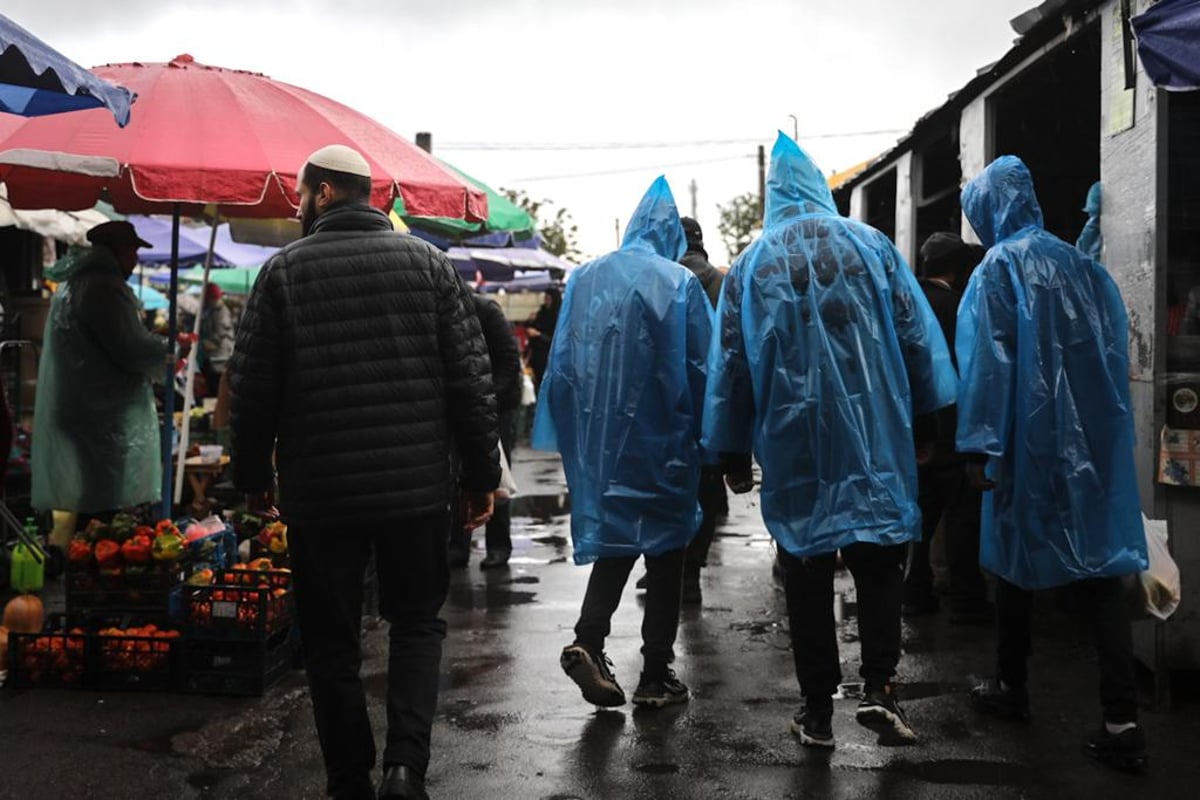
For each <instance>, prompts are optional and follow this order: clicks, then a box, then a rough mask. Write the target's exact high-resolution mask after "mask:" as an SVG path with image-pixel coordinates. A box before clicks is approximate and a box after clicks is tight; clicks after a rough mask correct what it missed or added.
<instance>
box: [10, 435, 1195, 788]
mask: <svg viewBox="0 0 1200 800" xmlns="http://www.w3.org/2000/svg"><path fill="white" fill-rule="evenodd" d="M516 473H517V480H518V483H519V485H520V486H521V488H522V490H523V492H524V496H523V498H522V499H521V500H520V501H519V505H518V506H517V508H516V509H515V510H516V512H517V518H516V519H515V520H514V545H515V552H514V554H513V559H512V562H511V564H510V567H509V569H507V570H499V571H492V572H481V571H480V570H479V568H478V561H479V558H480V557H481V556H482V551H481V550H477V551H476V552H475V553H474V554H473V559H472V564H471V566H470V567H469V568H468V569H466V570H462V571H459V572H456V573H455V575H454V578H453V581H452V586H451V591H450V597H449V600H448V602H447V604H446V608H445V612H444V616H445V618H446V619H447V621H448V623H449V626H450V634H449V637H448V639H447V641H446V646H445V652H444V658H443V664H442V671H443V682H442V695H441V700H440V710H439V714H438V719H437V724H436V726H435V729H434V755H433V762H432V764H431V766H430V771H429V775H428V781H429V783H428V788H429V791H430V794H431V796H432V797H434V798H435V800H436V799H437V798H531V799H532V800H570V799H571V798H587V799H588V800H591V799H592V798H709V797H713V798H802V797H803V798H808V797H811V798H868V797H880V798H989V799H991V798H997V799H999V798H1053V800H1065V799H1066V798H1089V799H1098V798H1109V797H1112V798H1154V799H1155V800H1168V799H1169V798H1194V797H1197V796H1198V794H1200V788H1198V787H1200V706H1197V705H1194V704H1193V705H1189V704H1187V703H1179V704H1177V706H1176V707H1175V708H1174V709H1172V710H1154V709H1150V708H1149V707H1148V706H1147V708H1145V709H1144V712H1143V717H1142V722H1143V724H1144V725H1145V728H1146V732H1147V737H1148V739H1149V742H1150V748H1151V749H1150V757H1151V765H1150V770H1149V772H1148V774H1146V775H1144V776H1129V775H1124V774H1120V773H1114V772H1112V771H1110V770H1108V769H1105V768H1103V767H1101V766H1099V765H1096V764H1094V763H1092V762H1090V761H1088V760H1087V759H1086V758H1085V757H1084V756H1083V755H1082V754H1081V752H1080V741H1081V738H1082V735H1083V734H1084V733H1085V732H1086V731H1087V730H1088V729H1090V728H1091V727H1092V726H1094V725H1096V724H1098V722H1099V710H1098V705H1097V700H1096V683H1097V672H1096V667H1095V663H1094V658H1093V656H1092V655H1091V652H1090V648H1089V646H1088V643H1087V640H1086V638H1085V636H1084V635H1083V632H1082V629H1081V627H1080V626H1079V625H1077V624H1075V621H1074V620H1073V619H1072V618H1071V617H1070V615H1068V614H1065V613H1062V612H1059V611H1057V610H1056V608H1055V605H1054V603H1053V602H1052V598H1049V599H1047V598H1043V601H1042V602H1040V604H1039V607H1038V608H1039V612H1038V622H1037V627H1036V634H1035V636H1036V638H1035V650H1036V651H1037V652H1036V655H1035V657H1034V661H1033V665H1032V683H1031V689H1032V691H1033V702H1034V714H1035V719H1034V722H1033V723H1032V724H1031V725H1029V726H1015V725H1011V724H1003V723H999V722H994V721H992V720H989V719H987V718H982V717H978V716H976V715H975V713H974V712H973V711H972V710H971V707H970V703H969V698H968V691H969V689H970V687H971V686H972V685H973V684H974V683H975V682H977V681H979V680H982V679H983V678H984V677H985V676H986V675H987V674H988V672H989V669H990V664H991V661H992V658H991V654H992V647H993V637H992V633H991V630H990V628H988V627H978V626H957V625H952V624H950V623H949V622H948V621H947V620H946V619H945V618H944V617H942V616H932V617H924V618H920V619H917V620H914V621H906V622H905V628H904V650H905V657H904V659H903V660H902V662H901V666H900V675H899V680H900V683H901V689H900V692H901V695H900V696H901V699H902V702H903V705H904V707H905V709H906V710H907V712H908V715H909V718H910V721H911V723H912V724H913V726H914V727H915V728H916V729H917V731H918V733H919V734H920V735H921V742H920V744H918V745H917V746H915V747H908V748H896V749H886V748H881V747H878V746H876V745H875V743H874V735H873V734H871V733H870V732H869V731H867V730H865V729H863V728H860V727H859V726H857V725H856V724H855V722H854V719H853V714H854V708H855V706H856V704H857V700H856V699H855V697H854V695H855V691H856V689H857V686H856V685H855V684H856V682H857V681H858V677H857V671H858V647H857V629H856V625H855V602H854V590H853V584H852V582H851V581H850V579H849V577H848V575H845V574H839V577H838V589H839V592H840V593H841V604H840V606H841V608H840V613H841V616H842V617H843V619H844V622H843V624H842V625H841V626H839V630H840V636H841V640H842V660H843V674H844V680H845V681H846V686H845V687H844V689H845V691H844V694H845V695H846V696H845V697H844V699H839V700H838V701H837V703H836V714H835V718H834V733H835V736H836V738H837V749H836V750H834V751H833V752H832V753H828V754H826V753H821V752H814V751H809V750H805V749H803V748H801V747H800V746H799V744H798V742H797V741H796V740H795V739H794V738H793V736H792V735H791V733H790V732H789V730H788V725H789V722H790V720H791V716H792V714H793V713H794V712H795V711H796V709H797V707H798V704H799V692H798V689H797V686H796V682H795V677H794V672H793V667H792V658H791V653H790V649H789V640H788V635H787V617H786V613H785V611H784V604H783V595H782V592H781V591H780V590H779V589H778V587H777V586H776V584H775V582H774V580H773V578H772V575H771V560H772V556H771V549H770V542H769V539H768V537H767V534H766V532H765V529H764V528H763V525H762V522H761V519H760V517H759V509H758V507H757V502H756V500H755V495H753V494H752V495H748V496H745V497H734V498H732V499H731V512H730V516H729V519H728V520H727V521H726V522H725V523H724V525H723V526H722V528H721V530H720V531H719V533H718V537H719V538H718V539H717V543H716V544H715V546H714V548H713V553H712V556H711V558H710V566H709V567H708V568H707V569H706V570H705V574H704V578H703V586H704V603H703V604H702V606H700V607H698V608H696V607H691V608H688V607H685V610H684V614H683V619H682V621H681V624H680V630H679V639H678V642H677V645H676V652H677V661H676V665H675V666H676V669H677V671H678V672H679V675H680V677H681V678H682V679H683V680H684V681H685V682H686V683H688V684H689V686H690V687H691V688H692V692H693V697H692V700H691V702H690V703H688V704H687V705H684V706H679V707H674V708H670V709H665V710H661V711H634V710H633V707H632V706H626V707H625V708H622V709H619V710H615V711H597V710H596V709H595V708H593V707H592V706H589V705H587V704H586V703H584V701H583V700H582V699H581V698H580V696H579V692H578V689H577V688H576V687H575V685H574V684H573V683H572V682H571V681H570V680H569V679H568V678H567V677H566V676H565V675H563V674H562V672H561V670H560V669H559V667H558V653H559V651H560V650H561V648H562V647H563V646H564V645H566V644H569V643H570V641H571V638H572V631H571V629H572V627H573V625H574V622H575V616H576V614H577V612H578V609H579V604H580V601H581V600H582V597H583V590H584V587H585V584H586V581H587V574H588V570H587V568H583V567H576V566H575V565H574V564H573V562H572V561H571V558H570V555H571V550H570V534H569V530H568V517H567V516H566V514H565V512H566V510H567V508H568V507H569V500H568V499H567V497H566V493H565V488H564V486H563V481H562V474H561V470H560V469H559V467H558V464H557V462H556V460H555V459H553V458H551V457H548V456H544V455H541V454H536V453H529V452H528V451H526V452H524V453H523V454H521V456H520V458H519V459H518V464H517V466H516ZM476 538H477V542H476V544H477V547H482V543H481V541H478V540H481V539H482V536H481V535H480V536H477V537H476ZM640 574H641V569H640V568H638V569H635V570H634V574H633V576H632V577H631V579H630V582H629V586H628V587H627V588H626V593H625V597H624V599H623V603H622V607H621V609H620V611H619V612H618V614H617V616H616V618H615V619H614V623H613V635H612V636H611V638H610V639H609V643H608V652H609V654H610V655H611V657H612V659H613V661H614V664H615V669H616V674H617V678H618V680H620V681H621V682H622V683H623V684H624V685H625V688H626V690H627V692H632V690H633V688H634V687H635V685H636V682H637V676H638V672H639V670H640V667H641V662H640V656H639V655H638V648H639V647H640V622H641V605H640V598H639V594H638V592H637V591H636V590H635V589H634V586H633V581H634V579H635V578H636V577H638V576H639V575H640ZM364 643H365V648H366V661H365V664H364V678H365V683H366V687H367V691H368V693H369V696H370V697H371V699H372V701H373V702H372V709H373V718H374V720H375V722H376V731H377V734H378V735H379V736H380V737H381V736H382V732H383V714H384V709H383V698H384V691H385V677H384V671H385V669H386V661H385V653H386V625H385V624H379V623H377V622H375V621H370V620H369V621H368V624H367V632H366V634H365V636H364ZM323 786H324V775H323V770H322V767H321V762H320V754H319V751H318V749H317V743H316V736H315V733H314V729H313V725H312V719H311V712H310V707H309V704H308V696H307V689H306V686H305V682H304V678H303V675H302V674H300V673H292V674H291V675H289V676H288V677H287V678H285V679H284V680H283V681H282V682H281V683H280V684H279V685H277V686H276V687H275V688H274V689H272V690H271V691H270V692H269V693H268V694H267V695H266V696H265V697H263V698H253V699H236V698H220V697H197V696H190V695H178V694H111V693H110V694H102V693H92V692H62V691H50V690H43V691H26V692H16V691H12V690H8V689H5V690H0V798H3V799H4V800H7V799H8V798H20V799H21V800H26V799H28V800H34V799H35V798H36V799H38V800H41V799H42V798H97V800H99V799H100V798H104V799H105V800H123V799H124V798H130V799H131V800H132V799H134V798H158V797H163V798H205V799H206V800H207V799H211V800H219V799H223V798H248V799H249V800H266V799H267V798H271V799H272V800H274V799H275V798H296V799H300V798H321V797H323V796H324V795H323V791H322V789H323Z"/></svg>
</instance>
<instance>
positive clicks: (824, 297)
mask: <svg viewBox="0 0 1200 800" xmlns="http://www.w3.org/2000/svg"><path fill="white" fill-rule="evenodd" d="M767 191H768V193H767V209H766V211H767V214H766V224H765V228H764V231H763V235H762V238H760V239H759V240H758V241H756V242H755V243H754V244H752V245H751V246H750V247H749V248H748V249H747V250H746V251H745V252H744V253H743V254H742V256H741V257H740V258H739V259H738V260H737V263H735V264H734V265H733V269H732V271H731V272H730V274H729V276H728V278H726V280H725V284H724V289H723V291H722V294H721V300H720V304H719V306H718V308H717V329H718V335H717V336H715V337H714V339H713V344H712V350H711V352H710V354H709V362H708V364H709V368H708V370H709V384H708V394H707V397H706V398H705V407H704V444H705V447H707V448H709V449H710V450H713V451H717V452H727V453H747V452H750V451H751V449H753V452H754V454H755V456H756V457H757V459H758V463H759V464H760V465H761V466H762V511H763V519H764V520H765V522H766V524H767V529H768V530H769V531H770V532H771V535H772V536H774V537H775V539H776V541H778V542H779V544H780V546H782V547H783V548H784V549H785V550H787V551H788V552H789V553H791V554H792V555H795V556H799V557H804V556H810V555H818V554H821V553H829V552H833V551H834V550H836V549H838V548H841V547H845V546H846V545H849V544H853V543H855V542H869V543H876V544H884V545H891V544H900V543H902V542H907V541H910V540H912V539H914V538H916V537H917V536H919V535H920V519H921V516H920V511H919V510H918V508H917V463H916V454H915V450H914V443H913V431H912V423H913V415H914V412H915V413H917V414H924V413H929V412H932V411H935V410H937V409H939V408H943V407H945V406H948V405H950V404H951V403H953V402H954V393H955V374H954V368H953V366H952V365H951V362H950V353H949V350H948V349H947V347H946V341H945V338H944V337H943V336H942V332H941V329H940V328H939V327H938V323H937V319H936V318H935V317H934V314H933V311H932V310H931V309H930V307H929V303H928V301H926V299H925V295H924V293H923V292H922V291H921V288H920V286H918V284H917V281H916V278H915V277H914V276H913V274H912V271H911V270H910V269H909V267H908V265H907V264H906V263H905V262H904V259H903V257H902V256H901V255H900V253H899V252H897V250H896V248H895V247H894V246H893V245H892V243H891V242H890V241H889V240H888V239H887V237H886V236H884V235H883V234H882V233H880V232H878V231H876V230H875V229H873V228H871V227H869V226H867V225H864V224H862V223H859V222H856V221H854V220H850V219H846V218H844V217H841V216H839V215H838V213H837V208H836V206H835V205H834V202H833V197H832V196H831V194H830V192H829V188H828V186H827V185H826V183H825V178H824V176H823V175H822V174H821V170H820V169H818V167H817V166H816V164H814V163H813V162H812V160H811V159H810V158H809V157H808V156H807V155H806V154H805V153H804V152H803V151H802V150H801V149H800V148H799V147H798V146H797V145H796V143H795V142H793V141H792V140H791V139H790V138H788V137H787V136H785V135H783V134H780V135H779V139H778V141H777V142H776V144H775V149H774V151H773V152H772V154H771V172H770V176H769V178H768V186H767Z"/></svg>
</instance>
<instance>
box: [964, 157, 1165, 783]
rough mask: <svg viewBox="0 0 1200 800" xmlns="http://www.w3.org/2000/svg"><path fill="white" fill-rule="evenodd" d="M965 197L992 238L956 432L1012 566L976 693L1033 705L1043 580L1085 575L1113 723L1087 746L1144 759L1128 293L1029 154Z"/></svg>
mask: <svg viewBox="0 0 1200 800" xmlns="http://www.w3.org/2000/svg"><path fill="white" fill-rule="evenodd" d="M962 206H963V211H964V212H965V213H966V216H967V219H968V220H970V222H971V225H972V226H973V227H974V228H975V232H976V233H977V234H979V238H980V240H981V241H982V242H983V244H984V245H985V246H987V247H988V248H989V250H988V253H987V256H986V257H985V258H984V261H983V263H982V264H981V265H980V266H979V268H978V269H977V270H976V271H975V274H974V276H972V278H971V281H970V283H969V284H968V286H967V291H966V294H965V295H964V296H963V300H962V304H961V305H960V307H959V311H958V333H957V337H956V338H957V342H956V345H957V352H958V366H959V370H960V373H961V383H960V387H959V397H958V434H957V443H958V450H959V452H962V453H974V454H977V455H976V458H975V459H974V462H975V463H974V464H973V465H972V469H971V471H972V478H973V481H974V482H975V484H976V485H978V486H980V487H982V488H985V489H990V491H989V492H988V495H987V496H986V497H985V499H984V506H983V516H982V532H981V538H980V563H981V565H982V566H983V568H984V569H986V570H988V571H989V572H991V573H993V574H995V575H996V576H997V577H998V578H999V581H998V583H997V587H996V615H997V623H998V624H997V627H998V635H999V642H998V647H997V670H996V672H997V674H996V679H995V681H993V682H992V683H991V684H989V685H986V686H981V687H979V688H977V689H976V691H975V694H974V697H975V701H976V705H977V706H978V707H979V709H980V710H982V711H986V712H990V713H994V714H997V715H1000V716H1003V717H1007V718H1013V719H1019V720H1027V719H1028V718H1029V715H1030V705H1029V695H1028V692H1027V691H1026V686H1025V684H1026V677H1027V660H1028V658H1029V655H1030V652H1031V642H1030V616H1031V611H1032V599H1031V598H1032V595H1031V593H1030V592H1031V590H1034V589H1048V588H1051V587H1056V586H1066V585H1070V586H1071V587H1072V588H1073V589H1074V590H1075V593H1076V597H1077V601H1078V604H1079V605H1080V606H1081V607H1082V608H1083V610H1084V612H1085V615H1086V616H1087V617H1088V619H1089V622H1090V624H1091V626H1092V629H1093V634H1094V637H1095V641H1096V646H1097V649H1098V650H1099V655H1100V701H1101V704H1102V705H1103V707H1104V723H1105V724H1104V725H1103V726H1102V727H1101V728H1100V730H1099V732H1098V733H1096V734H1095V735H1093V736H1091V737H1090V738H1089V739H1088V740H1087V743H1086V747H1087V750H1088V752H1089V753H1090V754H1092V755H1093V756H1096V757H1097V758H1100V759H1102V760H1105V761H1107V762H1110V763H1113V764H1115V765H1116V766H1125V767H1139V766H1141V765H1143V764H1144V763H1145V741H1144V738H1143V734H1142V730H1141V728H1139V727H1138V726H1137V693H1136V686H1135V683H1134V668H1133V648H1132V643H1131V632H1130V622H1129V618H1128V616H1127V611H1126V608H1125V600H1124V589H1123V585H1122V580H1121V579H1122V577H1123V576H1130V575H1134V574H1136V573H1138V572H1140V571H1141V570H1144V569H1145V568H1146V537H1145V531H1144V528H1143V525H1142V518H1141V506H1140V503H1139V499H1138V491H1137V484H1136V478H1135V474H1134V464H1133V421H1132V416H1131V413H1130V399H1129V350H1128V321H1127V319H1126V314H1125V305H1124V302H1123V301H1122V300H1121V294H1120V292H1119V291H1118V290H1117V287H1116V284H1114V283H1113V281H1112V279H1111V278H1110V277H1109V275H1108V273H1107V272H1106V271H1105V269H1104V268H1103V267H1102V266H1100V265H1099V264H1097V263H1096V262H1095V261H1093V260H1092V259H1090V258H1088V257H1087V256H1085V255H1084V254H1083V253H1082V252H1081V251H1080V250H1078V249H1077V248H1075V247H1072V246H1071V245H1069V244H1067V243H1066V242H1063V241H1061V240H1060V239H1058V238H1057V237H1055V236H1053V235H1051V234H1050V233H1048V232H1047V231H1046V230H1045V229H1044V228H1043V223H1042V212H1041V208H1040V207H1039V206H1038V202H1037V197H1036V196H1035V195H1034V191H1033V178H1032V176H1030V174H1029V170H1028V169H1027V168H1026V166H1025V165H1024V164H1023V163H1022V162H1021V160H1020V159H1018V158H1015V157H1013V156H1003V157H1001V158H998V159H996V161H994V162H993V163H992V164H991V165H990V166H988V168H987V169H985V170H984V171H983V173H982V174H981V175H979V176H978V177H977V178H975V179H974V180H972V181H971V182H970V183H969V184H968V185H967V186H966V188H964V189H963V194H962ZM985 462H987V466H986V473H985V466H984V463H985Z"/></svg>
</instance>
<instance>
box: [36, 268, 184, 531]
mask: <svg viewBox="0 0 1200 800" xmlns="http://www.w3.org/2000/svg"><path fill="white" fill-rule="evenodd" d="M47 277H49V278H51V280H57V281H65V283H63V284H62V285H60V286H59V287H58V291H57V292H56V293H55V295H54V298H53V299H52V300H51V301H50V313H49V316H48V317H47V318H46V331H45V338H44V341H43V350H42V357H41V363H40V366H39V369H38V392H37V400H36V403H35V406H34V416H33V453H32V462H33V463H32V467H33V492H32V504H33V507H34V508H40V509H61V510H65V511H78V512H85V513H86V512H98V511H111V510H113V509H121V508H129V507H132V506H135V505H140V504H142V503H148V502H155V501H157V500H159V498H160V497H161V496H162V461H161V458H162V445H161V444H160V443H161V441H162V439H161V436H160V434H159V429H158V413H157V411H156V410H155V407H154V393H153V389H152V388H151V385H150V381H151V379H153V378H159V377H161V374H162V372H163V371H164V369H165V368H166V357H167V345H166V340H165V339H163V338H162V337H160V336H154V335H153V334H151V333H150V332H148V331H147V330H146V329H145V327H143V325H142V323H141V320H140V319H139V313H138V305H137V300H136V299H135V298H134V296H133V290H132V289H130V288H129V286H128V285H126V283H125V278H124V277H123V276H122V270H121V268H120V266H119V265H118V264H117V261H116V258H115V257H114V256H113V255H112V253H111V252H110V251H109V250H108V249H107V248H103V247H94V248H84V247H75V248H72V249H71V251H70V252H69V253H68V254H67V255H66V256H65V257H64V258H63V259H62V260H61V261H59V262H58V263H57V264H55V265H54V267H52V268H51V269H50V270H48V271H47Z"/></svg>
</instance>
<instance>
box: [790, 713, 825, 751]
mask: <svg viewBox="0 0 1200 800" xmlns="http://www.w3.org/2000/svg"><path fill="white" fill-rule="evenodd" d="M792 733H793V734H795V735H796V736H797V737H799V739H800V744H802V745H804V746H805V747H820V748H823V749H825V750H832V749H833V709H832V708H830V709H825V710H820V711H818V710H814V709H811V708H808V707H807V706H805V707H804V708H802V709H801V710H800V713H798V714H796V716H794V717H792Z"/></svg>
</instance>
